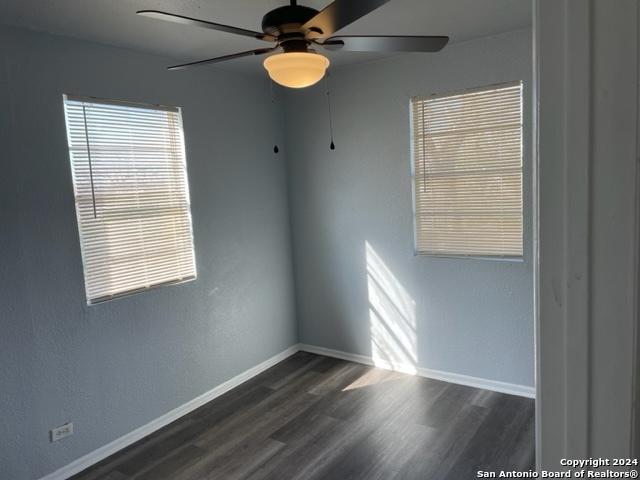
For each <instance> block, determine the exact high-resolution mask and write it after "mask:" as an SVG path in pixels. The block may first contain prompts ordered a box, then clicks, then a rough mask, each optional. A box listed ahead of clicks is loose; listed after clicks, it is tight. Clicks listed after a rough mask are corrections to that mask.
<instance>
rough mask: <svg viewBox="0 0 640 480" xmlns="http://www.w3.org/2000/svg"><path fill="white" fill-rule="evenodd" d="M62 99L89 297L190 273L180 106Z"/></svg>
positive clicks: (102, 297)
mask: <svg viewBox="0 0 640 480" xmlns="http://www.w3.org/2000/svg"><path fill="white" fill-rule="evenodd" d="M64 107H65V116H66V123H67V138H68V143H69V152H70V158H71V170H72V174H73V186H74V193H75V201H76V214H77V219H78V227H79V233H80V244H81V249H82V260H83V265H84V278H85V289H86V294H87V301H88V303H90V304H93V303H97V302H101V301H104V300H109V299H111V298H114V297H118V296H122V295H126V294H130V293H135V292H139V291H143V290H146V289H149V288H152V287H157V286H160V285H166V284H172V283H178V282H183V281H186V280H191V279H194V278H195V277H196V267H195V255H194V249H193V235H192V227H191V213H190V204H189V188H188V184H187V170H186V158H185V151H184V140H183V135H182V118H181V112H180V109H178V108H172V107H151V106H144V105H142V106H141V105H136V104H127V103H123V102H117V101H101V100H93V99H85V98H81V97H71V96H65V97H64Z"/></svg>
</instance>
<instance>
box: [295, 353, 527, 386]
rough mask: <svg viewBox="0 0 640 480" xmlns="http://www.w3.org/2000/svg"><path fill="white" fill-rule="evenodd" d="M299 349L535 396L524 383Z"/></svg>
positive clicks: (452, 381)
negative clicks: (519, 383)
mask: <svg viewBox="0 0 640 480" xmlns="http://www.w3.org/2000/svg"><path fill="white" fill-rule="evenodd" d="M298 347H299V350H302V351H305V352H309V353H316V354H318V355H325V356H327V357H335V358H341V359H343V360H349V361H351V362H356V363H362V364H364V365H372V366H375V367H379V368H384V369H386V370H394V371H397V372H402V373H408V374H411V375H419V376H421V377H426V378H433V379H435V380H443V381H445V382H450V383H457V384H460V385H467V386H469V387H476V388H484V389H485V390H491V391H494V392H500V393H508V394H510V395H518V396H520V397H527V398H535V396H536V391H535V388H534V387H529V386H526V385H518V384H515V383H506V382H499V381H497V380H487V379H486V378H479V377H471V376H469V375H461V374H459V373H450V372H443V371H441V370H432V369H430V368H423V367H416V366H413V365H403V364H392V363H389V362H385V361H381V360H377V359H376V360H374V359H373V358H372V357H368V356H366V355H358V354H355V353H348V352H342V351H340V350H332V349H330V348H324V347H317V346H315V345H307V344H302V343H301V344H300V345H299V346H298Z"/></svg>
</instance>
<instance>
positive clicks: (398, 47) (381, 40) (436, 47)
mask: <svg viewBox="0 0 640 480" xmlns="http://www.w3.org/2000/svg"><path fill="white" fill-rule="evenodd" d="M448 41H449V37H421V36H402V35H367V36H365V35H343V36H336V37H331V38H328V39H326V40H325V41H323V42H317V43H318V44H319V45H322V46H323V47H324V48H326V49H327V50H348V51H352V52H438V51H440V50H442V49H443V48H444V46H445V45H446V44H447V42H448Z"/></svg>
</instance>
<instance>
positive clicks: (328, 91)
mask: <svg viewBox="0 0 640 480" xmlns="http://www.w3.org/2000/svg"><path fill="white" fill-rule="evenodd" d="M324 81H325V84H326V86H327V107H328V110H329V134H330V135H331V143H330V144H329V148H330V149H331V150H335V149H336V144H335V143H333V121H332V119H331V87H330V85H329V71H328V70H327V76H326V77H324Z"/></svg>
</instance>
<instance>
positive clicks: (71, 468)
mask: <svg viewBox="0 0 640 480" xmlns="http://www.w3.org/2000/svg"><path fill="white" fill-rule="evenodd" d="M298 350H299V348H298V345H293V346H291V347H289V348H287V349H286V350H284V351H283V352H280V353H278V354H277V355H274V356H273V357H271V358H269V359H267V360H265V361H264V362H262V363H261V364H259V365H256V366H255V367H252V368H250V369H248V370H245V371H244V372H242V373H241V374H239V375H236V376H235V377H233V378H231V379H229V380H227V381H226V382H224V383H222V384H220V385H218V386H217V387H215V388H213V389H211V390H209V391H208V392H205V393H203V394H202V395H200V396H198V397H196V398H194V399H193V400H190V401H188V402H187V403H185V404H183V405H181V406H179V407H178V408H174V409H173V410H171V411H170V412H168V413H165V414H164V415H162V416H161V417H158V418H156V419H155V420H152V421H151V422H149V423H147V424H146V425H143V426H141V427H139V428H136V429H135V430H133V431H132V432H129V433H127V434H126V435H123V436H122V437H120V438H117V439H115V440H114V441H112V442H110V443H108V444H106V445H104V446H102V447H100V448H98V449H96V450H94V451H93V452H90V453H88V454H87V455H84V456H83V457H80V458H78V459H77V460H74V461H73V462H71V463H69V464H68V465H66V466H64V467H62V468H60V469H59V470H56V471H55V472H53V473H50V474H48V475H46V476H44V477H42V478H41V480H66V479H67V478H69V477H71V476H72V475H75V474H76V473H79V472H81V471H82V470H84V469H85V468H88V467H90V466H92V465H95V464H96V463H98V462H99V461H101V460H104V459H105V458H107V457H108V456H110V455H113V454H114V453H116V452H118V451H119V450H122V449H123V448H125V447H128V446H129V445H131V444H133V443H135V442H137V441H138V440H141V439H143V438H144V437H146V436H147V435H149V434H151V433H153V432H155V431H156V430H158V429H160V428H162V427H164V426H166V425H168V424H170V423H171V422H174V421H176V420H177V419H179V418H180V417H182V416H184V415H186V414H187V413H189V412H191V411H193V410H195V409H196V408H199V407H201V406H202V405H204V404H205V403H207V402H210V401H211V400H213V399H214V398H216V397H219V396H220V395H222V394H224V393H226V392H228V391H229V390H231V389H232V388H235V387H237V386H238V385H240V384H241V383H244V382H246V381H247V380H249V379H251V378H253V377H255V376H256V375H258V374H259V373H262V372H263V371H265V370H267V369H268V368H271V367H272V366H274V365H275V364H276V363H279V362H281V361H282V360H284V359H285V358H287V357H289V356H291V355H293V354H294V353H296V352H297V351H298Z"/></svg>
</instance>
